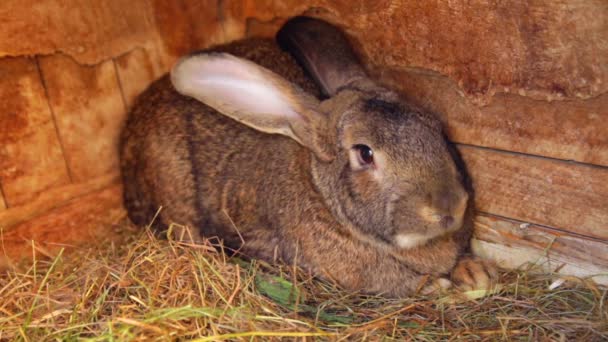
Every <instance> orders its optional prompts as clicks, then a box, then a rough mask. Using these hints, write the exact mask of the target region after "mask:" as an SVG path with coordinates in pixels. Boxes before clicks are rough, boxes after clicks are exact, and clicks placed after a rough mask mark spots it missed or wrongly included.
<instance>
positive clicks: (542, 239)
mask: <svg viewBox="0 0 608 342" xmlns="http://www.w3.org/2000/svg"><path fill="white" fill-rule="evenodd" d="M472 246H473V249H474V252H475V253H476V254H478V255H480V256H482V257H487V258H491V259H493V260H495V261H497V263H498V264H499V265H501V266H502V267H505V268H518V267H521V266H527V265H529V264H535V265H537V266H538V267H539V269H538V270H537V271H540V270H543V271H545V272H557V273H559V274H564V275H571V276H577V277H583V278H584V277H589V276H593V279H594V280H595V281H596V282H598V283H603V284H608V240H606V241H594V240H588V239H585V238H583V237H580V236H572V235H568V234H564V233H563V232H560V231H555V230H552V229H547V228H545V227H541V226H537V225H533V224H525V223H523V222H519V221H514V220H508V219H503V218H499V217H496V216H492V215H478V216H477V217H476V218H475V235H474V240H473V244H472Z"/></svg>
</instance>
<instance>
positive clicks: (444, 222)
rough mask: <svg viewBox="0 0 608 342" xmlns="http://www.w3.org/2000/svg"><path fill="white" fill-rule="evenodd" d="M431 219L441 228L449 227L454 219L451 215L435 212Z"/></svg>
mask: <svg viewBox="0 0 608 342" xmlns="http://www.w3.org/2000/svg"><path fill="white" fill-rule="evenodd" d="M432 217H433V221H434V222H437V224H438V225H439V226H440V227H441V228H443V229H450V228H452V227H453V226H454V223H455V222H456V219H454V216H452V215H441V214H435V215H433V216H432Z"/></svg>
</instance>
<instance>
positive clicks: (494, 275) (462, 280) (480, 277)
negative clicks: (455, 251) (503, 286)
mask: <svg viewBox="0 0 608 342" xmlns="http://www.w3.org/2000/svg"><path fill="white" fill-rule="evenodd" d="M497 280H498V270H497V268H496V266H495V265H494V263H492V262H491V261H488V260H482V259H479V258H476V257H464V258H462V259H460V261H459V262H458V264H456V267H454V270H453V271H452V281H453V282H454V285H455V286H456V287H458V288H459V289H461V290H463V291H471V290H491V289H492V287H493V286H494V285H495V284H496V282H497Z"/></svg>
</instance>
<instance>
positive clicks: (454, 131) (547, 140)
mask: <svg viewBox="0 0 608 342" xmlns="http://www.w3.org/2000/svg"><path fill="white" fill-rule="evenodd" d="M373 74H374V75H375V76H376V77H377V78H378V79H380V80H381V81H382V82H383V83H385V84H387V85H388V86H390V87H391V88H393V89H397V90H399V91H401V92H402V93H403V94H404V95H405V97H406V99H408V100H409V101H411V102H413V103H415V104H417V105H419V106H421V107H424V108H426V109H428V110H430V111H432V112H434V113H437V114H439V115H440V116H441V118H442V120H443V122H444V123H445V124H446V128H447V133H448V135H449V136H450V139H451V140H453V141H456V142H459V143H463V144H470V145H476V146H483V147H490V148H496V149H500V150H507V151H515V152H522V153H526V154H534V155H541V156H546V157H552V158H558V159H564V160H576V161H580V162H585V163H591V164H597V165H603V166H608V125H606V124H604V121H605V119H606V118H608V94H603V95H600V96H598V97H596V98H592V99H588V100H580V99H572V100H569V101H553V102H545V101H536V100H533V99H531V98H529V97H526V96H521V95H517V94H504V93H501V94H496V95H495V96H494V97H492V98H491V99H489V100H488V101H489V102H488V104H487V105H485V106H478V105H475V104H473V103H472V102H471V100H470V99H468V98H467V97H464V96H463V94H462V92H461V90H460V89H459V87H458V86H457V85H456V83H455V82H453V81H452V80H450V79H449V78H447V77H445V76H441V75H439V74H436V73H431V72H428V71H423V70H418V69H411V70H409V71H398V70H390V69H382V70H374V71H373Z"/></svg>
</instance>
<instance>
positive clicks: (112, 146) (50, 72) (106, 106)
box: [40, 54, 126, 182]
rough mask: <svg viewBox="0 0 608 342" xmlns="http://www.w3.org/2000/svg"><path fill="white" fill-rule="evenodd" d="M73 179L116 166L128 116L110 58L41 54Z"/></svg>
mask: <svg viewBox="0 0 608 342" xmlns="http://www.w3.org/2000/svg"><path fill="white" fill-rule="evenodd" d="M40 68H41V71H42V75H43V78H44V81H45V84H46V87H47V90H48V96H49V103H50V105H51V108H52V109H53V112H54V113H55V120H56V123H57V128H58V131H59V134H60V136H61V140H62V142H63V149H64V154H65V158H66V161H67V163H68V167H69V170H70V174H71V177H72V180H73V181H74V182H84V181H86V180H88V179H91V178H96V177H100V176H103V175H106V174H108V173H111V172H114V171H116V170H117V169H118V137H119V135H120V130H121V128H122V126H123V123H124V120H125V118H126V113H125V105H124V103H123V100H122V95H121V92H120V86H119V83H118V79H117V77H116V70H115V67H114V64H113V62H112V61H111V60H109V61H106V62H103V63H100V64H98V65H95V66H83V65H80V64H78V63H77V62H76V61H75V60H73V59H72V58H70V57H68V56H65V55H59V54H58V55H52V56H47V57H41V58H40Z"/></svg>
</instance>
